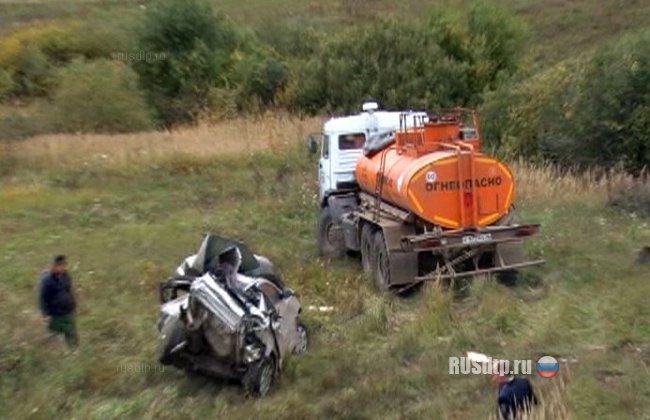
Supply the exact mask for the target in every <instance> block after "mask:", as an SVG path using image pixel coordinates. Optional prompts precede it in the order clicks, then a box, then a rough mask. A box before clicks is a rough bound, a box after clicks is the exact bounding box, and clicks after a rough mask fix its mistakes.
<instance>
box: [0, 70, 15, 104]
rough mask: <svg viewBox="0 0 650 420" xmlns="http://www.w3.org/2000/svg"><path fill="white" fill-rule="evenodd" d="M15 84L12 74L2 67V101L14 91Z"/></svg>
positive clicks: (0, 78)
mask: <svg viewBox="0 0 650 420" xmlns="http://www.w3.org/2000/svg"><path fill="white" fill-rule="evenodd" d="M13 86H14V82H13V80H12V77H11V73H10V72H9V71H7V70H5V69H3V68H2V67H0V100H2V99H4V98H5V97H7V96H8V95H9V94H10V93H11V90H12V89H13Z"/></svg>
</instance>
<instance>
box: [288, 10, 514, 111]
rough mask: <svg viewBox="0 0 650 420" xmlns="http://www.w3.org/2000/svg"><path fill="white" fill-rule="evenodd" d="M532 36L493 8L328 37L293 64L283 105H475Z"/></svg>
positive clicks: (313, 107)
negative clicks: (371, 99)
mask: <svg viewBox="0 0 650 420" xmlns="http://www.w3.org/2000/svg"><path fill="white" fill-rule="evenodd" d="M525 34H526V31H525V27H524V26H523V24H522V23H521V22H520V21H519V20H518V19H516V18H515V17H514V16H512V15H510V14H508V13H507V12H506V11H504V10H503V9H501V8H498V7H496V6H494V5H493V4H492V3H488V2H478V3H475V4H473V5H472V7H471V8H470V10H469V12H468V13H467V14H465V15H450V14H448V13H441V12H439V11H438V12H436V13H434V14H433V15H432V16H431V17H430V18H429V19H428V20H427V21H425V22H404V21H402V20H400V21H395V20H387V21H380V22H376V23H374V24H372V25H370V26H365V27H355V28H353V29H352V30H350V31H347V32H345V33H342V34H340V35H337V36H333V37H331V38H329V39H327V40H326V41H325V43H324V45H323V46H322V48H320V50H319V51H318V52H317V53H316V54H315V55H313V57H312V58H311V59H306V60H302V61H301V62H299V63H298V65H296V66H293V67H294V68H292V71H291V78H290V82H289V84H288V87H287V92H286V96H285V101H286V102H287V103H288V105H289V107H290V108H292V109H294V110H298V111H307V112H312V113H313V112H317V111H319V110H322V109H325V110H330V111H351V110H352V109H356V107H357V106H358V103H359V101H360V100H361V99H362V98H364V97H367V96H371V97H375V98H378V99H381V100H382V102H383V103H384V105H385V106H387V107H388V108H393V107H394V108H401V109H404V108H432V107H438V106H450V105H454V106H455V105H474V104H477V103H479V102H480V101H481V98H482V95H483V92H484V91H486V90H490V89H493V88H494V87H496V86H497V85H498V82H499V81H500V80H501V79H503V78H504V77H508V76H510V75H511V74H513V73H514V72H515V71H516V70H517V65H518V62H519V58H520V56H521V50H522V46H523V45H524V43H525V40H526V37H525Z"/></svg>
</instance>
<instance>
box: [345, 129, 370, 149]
mask: <svg viewBox="0 0 650 420" xmlns="http://www.w3.org/2000/svg"><path fill="white" fill-rule="evenodd" d="M365 143H366V135H365V134H363V133H354V134H344V135H342V136H339V150H357V149H362V148H363V145H364V144H365Z"/></svg>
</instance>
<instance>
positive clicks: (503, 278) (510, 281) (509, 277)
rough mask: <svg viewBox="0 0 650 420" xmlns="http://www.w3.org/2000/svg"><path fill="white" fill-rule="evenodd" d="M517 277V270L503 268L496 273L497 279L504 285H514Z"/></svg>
mask: <svg viewBox="0 0 650 420" xmlns="http://www.w3.org/2000/svg"><path fill="white" fill-rule="evenodd" d="M518 279H519V272H517V270H505V271H501V272H499V273H497V280H498V281H499V283H501V284H502V285H504V286H506V287H515V286H516V285H517V280H518Z"/></svg>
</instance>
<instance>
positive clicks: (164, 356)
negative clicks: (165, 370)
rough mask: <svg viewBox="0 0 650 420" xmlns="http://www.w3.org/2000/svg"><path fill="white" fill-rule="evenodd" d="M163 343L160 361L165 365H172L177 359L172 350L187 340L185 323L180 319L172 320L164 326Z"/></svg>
mask: <svg viewBox="0 0 650 420" xmlns="http://www.w3.org/2000/svg"><path fill="white" fill-rule="evenodd" d="M161 333H162V343H161V345H160V352H159V355H158V361H159V362H160V363H162V364H163V365H172V364H174V362H175V360H176V359H177V357H176V356H174V355H173V354H172V350H173V349H174V348H175V347H176V346H178V345H179V344H181V343H182V342H183V341H184V340H185V330H184V329H183V324H182V323H181V321H179V320H178V319H175V320H170V321H168V322H166V323H165V325H163V327H162V331H161Z"/></svg>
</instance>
